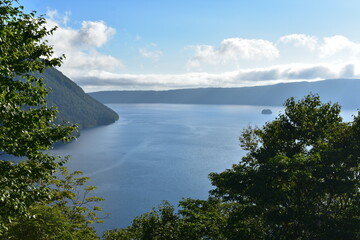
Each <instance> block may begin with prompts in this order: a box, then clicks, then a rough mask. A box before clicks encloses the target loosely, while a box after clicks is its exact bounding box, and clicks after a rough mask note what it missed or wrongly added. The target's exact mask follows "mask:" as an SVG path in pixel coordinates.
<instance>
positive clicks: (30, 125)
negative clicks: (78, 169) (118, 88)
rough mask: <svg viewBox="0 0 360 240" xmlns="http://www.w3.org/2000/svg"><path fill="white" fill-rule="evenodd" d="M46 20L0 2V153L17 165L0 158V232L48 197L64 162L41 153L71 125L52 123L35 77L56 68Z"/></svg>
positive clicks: (44, 92)
mask: <svg viewBox="0 0 360 240" xmlns="http://www.w3.org/2000/svg"><path fill="white" fill-rule="evenodd" d="M45 23H46V21H45V19H44V18H43V17H37V16H36V13H35V12H30V13H25V12H24V9H23V7H22V6H21V5H20V4H19V3H18V2H17V1H13V0H2V1H0V151H1V155H4V154H9V155H12V156H14V157H19V158H20V160H19V161H9V160H0V234H1V232H3V231H4V226H5V224H6V223H9V222H11V220H12V219H13V218H15V217H19V216H20V215H24V216H29V212H28V209H29V206H30V205H32V204H33V203H35V202H37V201H40V200H41V201H42V200H44V199H46V198H48V197H49V188H48V187H46V184H43V183H46V182H47V180H49V179H50V178H51V177H52V174H53V173H54V171H55V170H56V168H57V167H58V165H59V164H61V163H62V162H63V161H62V160H61V159H58V158H57V157H54V156H50V155H48V154H47V153H46V152H44V150H48V149H50V148H51V147H52V145H53V143H54V142H56V141H61V140H62V141H67V140H69V139H70V137H69V136H70V134H71V132H72V131H74V129H75V126H70V125H56V124H54V123H53V120H54V118H55V114H56V109H55V108H48V107H47V106H46V100H45V97H46V95H47V90H46V88H45V86H44V83H43V79H41V78H39V77H37V75H36V73H38V72H40V73H41V72H43V71H44V70H45V69H46V68H49V67H54V66H59V65H60V64H61V61H62V58H61V57H60V58H56V57H53V56H52V55H53V51H52V47H51V46H49V45H48V44H47V41H46V40H44V38H45V37H46V36H48V35H50V34H52V33H53V31H54V30H55V29H50V30H48V29H47V28H46V26H45Z"/></svg>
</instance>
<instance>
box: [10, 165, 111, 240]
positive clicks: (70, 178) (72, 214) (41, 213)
mask: <svg viewBox="0 0 360 240" xmlns="http://www.w3.org/2000/svg"><path fill="white" fill-rule="evenodd" d="M81 174H82V172H80V171H75V172H72V173H69V172H68V170H67V168H65V167H61V168H60V169H59V173H58V175H59V176H58V177H56V178H55V177H54V179H53V181H52V182H51V184H52V189H53V194H52V198H51V200H48V201H45V202H40V203H37V204H34V205H33V206H31V207H30V209H29V212H30V213H31V214H32V215H33V217H31V218H26V217H24V216H19V217H17V218H15V219H14V220H13V222H12V223H11V224H7V228H8V230H7V231H6V234H5V235H4V238H5V239H13V240H33V239H37V240H46V239H53V240H56V239H58V240H66V239H69V240H70V239H71V240H83V239H86V240H96V239H99V237H98V236H97V235H96V231H95V229H94V227H93V224H94V223H99V222H103V220H101V219H100V218H99V217H98V215H97V214H98V213H99V212H100V211H101V210H102V209H101V208H100V207H99V206H96V205H94V204H95V203H97V202H99V201H103V200H104V199H102V198H99V197H95V196H91V192H92V191H93V190H95V187H93V186H86V185H85V183H86V182H87V181H88V180H89V178H88V177H83V176H80V175H81Z"/></svg>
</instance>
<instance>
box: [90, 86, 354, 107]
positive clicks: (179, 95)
mask: <svg viewBox="0 0 360 240" xmlns="http://www.w3.org/2000/svg"><path fill="white" fill-rule="evenodd" d="M358 89H360V80H359V79H330V80H323V81H318V82H294V83H281V84H275V85H268V86H256V87H241V88H194V89H178V90H168V91H103V92H93V93H90V96H92V97H94V98H95V99H97V100H98V101H100V102H102V103H180V104H230V105H231V104H234V105H259V106H261V105H263V106H281V105H282V104H283V102H284V101H285V100H286V99H288V98H289V97H296V98H301V97H303V96H304V95H307V94H309V93H310V92H312V93H318V94H319V95H320V96H321V97H322V99H323V100H324V101H332V102H338V103H340V104H341V105H342V106H343V107H344V108H358V107H359V103H360V95H359V94H358Z"/></svg>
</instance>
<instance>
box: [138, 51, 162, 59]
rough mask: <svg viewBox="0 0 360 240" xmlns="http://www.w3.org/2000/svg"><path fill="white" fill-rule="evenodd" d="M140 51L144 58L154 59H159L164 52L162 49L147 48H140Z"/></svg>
mask: <svg viewBox="0 0 360 240" xmlns="http://www.w3.org/2000/svg"><path fill="white" fill-rule="evenodd" d="M139 53H140V55H141V56H143V57H144V58H149V59H151V60H154V61H158V60H159V58H160V57H161V56H162V54H163V53H162V51H150V50H147V49H146V48H140V49H139Z"/></svg>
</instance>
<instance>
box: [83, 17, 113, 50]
mask: <svg viewBox="0 0 360 240" xmlns="http://www.w3.org/2000/svg"><path fill="white" fill-rule="evenodd" d="M115 32H116V31H115V29H114V28H112V27H108V26H106V24H105V23H104V22H103V21H97V22H93V21H83V22H82V24H81V29H80V30H79V31H77V34H78V36H77V38H78V39H77V41H79V42H80V43H83V44H84V45H89V46H94V47H101V46H102V45H104V44H105V43H106V42H108V41H109V39H110V38H111V37H112V36H113V35H114V34H115Z"/></svg>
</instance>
